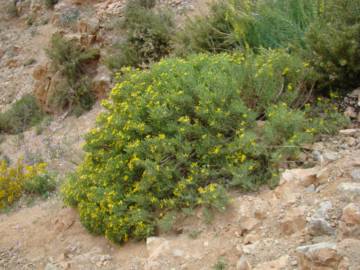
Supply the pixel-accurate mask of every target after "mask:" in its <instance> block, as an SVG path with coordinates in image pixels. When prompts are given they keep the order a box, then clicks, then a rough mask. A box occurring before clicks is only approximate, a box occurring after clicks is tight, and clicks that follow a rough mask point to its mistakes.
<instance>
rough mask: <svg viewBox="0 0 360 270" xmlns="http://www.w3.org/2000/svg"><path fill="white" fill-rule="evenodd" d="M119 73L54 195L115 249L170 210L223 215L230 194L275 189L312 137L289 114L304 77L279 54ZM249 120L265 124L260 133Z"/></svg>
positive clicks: (302, 68) (307, 123) (152, 229)
mask: <svg viewBox="0 0 360 270" xmlns="http://www.w3.org/2000/svg"><path fill="white" fill-rule="evenodd" d="M123 72H124V73H125V74H124V76H123V77H121V78H119V83H118V84H117V85H116V86H115V87H114V89H113V90H112V92H111V96H110V98H109V100H107V101H105V102H104V103H103V105H104V107H105V108H106V109H107V111H106V112H104V113H102V114H101V115H100V116H99V118H98V120H97V127H96V128H94V129H93V130H92V131H91V132H90V133H89V134H88V135H87V138H86V144H85V151H86V152H87V154H86V157H85V160H84V162H83V163H82V164H81V165H80V166H79V168H78V170H77V172H76V173H75V174H74V175H72V176H71V177H70V178H69V179H68V181H67V182H66V184H65V185H64V186H63V194H64V199H65V202H66V203H68V204H69V205H72V206H75V207H77V208H78V210H79V212H80V218H81V221H82V223H83V224H84V226H85V227H86V228H87V229H89V230H90V231H91V232H93V233H96V234H105V235H106V237H107V238H109V239H111V240H113V241H116V242H125V241H127V240H128V239H131V238H133V239H143V238H145V237H147V236H149V235H152V234H155V233H156V231H157V224H158V223H159V221H161V220H163V219H166V220H170V221H171V220H174V218H173V217H172V215H169V213H173V212H174V211H176V210H179V209H191V208H194V207H196V206H205V207H207V208H215V209H218V210H223V209H224V207H225V206H226V204H227V202H228V198H227V196H226V189H229V188H231V187H234V188H235V187H237V188H242V189H245V190H249V189H250V190H251V189H256V188H257V187H258V186H260V185H263V184H267V183H268V184H274V183H276V181H277V179H278V168H279V164H280V162H284V161H286V160H287V159H289V158H291V157H293V156H294V155H295V154H296V153H297V151H296V150H298V149H299V146H300V145H301V144H302V143H304V142H307V141H310V140H311V139H312V137H313V135H314V133H315V132H314V131H313V129H314V125H313V122H314V121H312V120H310V119H308V117H307V113H306V112H305V111H300V110H298V109H296V105H297V104H301V102H299V101H303V98H302V95H303V94H304V93H306V90H307V85H311V79H312V77H311V74H312V72H311V69H309V68H308V65H307V64H306V63H303V62H302V61H301V60H300V59H298V58H296V57H291V56H290V55H288V54H287V53H286V52H285V51H282V50H280V51H279V50H276V51H263V52H262V53H261V54H260V55H253V54H248V55H244V54H234V55H229V54H219V55H195V56H191V57H189V58H187V59H176V58H175V59H168V60H163V61H161V62H159V63H157V64H154V65H153V66H152V67H151V68H150V69H149V70H146V71H140V70H132V69H130V68H129V69H123ZM257 119H264V120H265V119H266V120H267V121H266V124H265V126H264V127H263V128H262V129H260V128H259V127H258V125H257ZM317 130H318V129H317Z"/></svg>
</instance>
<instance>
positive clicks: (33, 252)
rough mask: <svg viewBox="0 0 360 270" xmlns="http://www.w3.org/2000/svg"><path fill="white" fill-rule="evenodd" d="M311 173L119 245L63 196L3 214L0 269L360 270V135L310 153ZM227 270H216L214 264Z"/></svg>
mask: <svg viewBox="0 0 360 270" xmlns="http://www.w3.org/2000/svg"><path fill="white" fill-rule="evenodd" d="M308 151H309V154H308V155H307V157H308V158H307V160H308V161H306V162H309V160H311V162H312V163H315V166H314V167H311V168H306V169H291V170H287V171H285V172H284V173H283V175H282V180H281V183H280V185H279V186H278V187H277V188H276V189H274V190H270V189H268V188H264V189H263V190H261V191H259V192H255V193H247V194H241V193H233V194H232V198H233V200H232V203H231V206H230V207H229V209H228V210H227V211H226V212H225V213H222V214H217V215H216V216H215V219H214V220H213V222H212V223H210V224H206V223H204V220H203V219H202V218H200V210H199V212H198V213H194V215H193V216H191V217H188V218H187V219H185V220H184V221H182V222H180V223H178V224H177V226H176V233H173V234H162V235H160V236H159V237H150V238H148V239H147V240H146V243H143V242H133V243H129V244H125V245H123V246H116V245H113V244H111V243H109V242H108V241H106V240H105V239H104V238H102V237H96V236H91V235H89V234H88V233H87V232H86V231H85V229H84V228H83V227H82V226H81V224H80V223H79V219H78V216H77V214H76V212H74V210H72V209H69V208H65V207H64V206H63V204H62V203H61V202H60V200H59V199H58V198H52V199H51V200H49V201H45V202H41V203H38V204H36V205H35V206H33V207H27V206H25V207H24V208H23V209H20V210H18V211H17V212H14V213H10V214H8V215H5V214H3V215H1V216H0V231H1V232H2V234H1V240H0V269H47V270H51V269H109V270H110V269H119V270H120V269H144V270H162V269H164V270H169V269H203V270H205V269H241V270H244V269H256V270H260V269H261V270H268V269H283V270H285V269H286V270H290V269H291V270H295V269H303V270H305V269H319V270H320V269H321V270H323V269H344V270H345V269H349V270H358V269H360V257H359V252H360V130H359V129H353V130H343V131H341V132H340V134H339V135H338V136H337V137H334V138H323V140H322V141H320V142H318V143H316V144H314V145H312V146H309V149H308ZM216 265H217V266H218V267H222V265H227V268H213V267H214V266H216Z"/></svg>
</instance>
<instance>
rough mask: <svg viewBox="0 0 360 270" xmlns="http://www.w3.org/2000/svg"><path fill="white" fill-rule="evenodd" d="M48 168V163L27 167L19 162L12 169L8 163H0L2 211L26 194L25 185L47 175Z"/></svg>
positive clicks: (0, 202)
mask: <svg viewBox="0 0 360 270" xmlns="http://www.w3.org/2000/svg"><path fill="white" fill-rule="evenodd" d="M46 166H47V165H46V163H38V164H35V165H31V166H30V165H25V164H24V163H23V162H22V161H21V160H19V161H18V162H17V163H16V164H15V165H14V166H12V167H10V166H8V164H7V163H6V161H4V160H2V161H0V209H2V208H4V207H6V206H9V205H11V204H12V203H13V202H15V201H16V200H17V199H19V198H20V197H21V195H22V194H23V192H24V185H26V183H27V182H28V181H32V180H33V179H34V178H36V177H38V176H39V175H43V174H45V172H46V170H45V169H46Z"/></svg>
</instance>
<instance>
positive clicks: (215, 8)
mask: <svg viewBox="0 0 360 270" xmlns="http://www.w3.org/2000/svg"><path fill="white" fill-rule="evenodd" d="M228 11H229V4H228V3H227V2H226V1H224V2H215V3H213V4H212V5H211V6H210V12H209V15H205V16H196V17H194V18H188V19H187V21H186V24H185V27H184V29H183V30H182V31H179V32H178V33H177V35H176V36H175V42H174V44H175V45H174V46H175V52H176V54H178V55H187V54H190V53H194V52H213V53H218V52H226V51H230V50H233V49H235V48H239V47H240V44H239V43H238V42H237V40H235V39H234V38H233V35H232V33H234V26H233V25H232V24H231V22H230V21H229V20H228V16H227V14H228Z"/></svg>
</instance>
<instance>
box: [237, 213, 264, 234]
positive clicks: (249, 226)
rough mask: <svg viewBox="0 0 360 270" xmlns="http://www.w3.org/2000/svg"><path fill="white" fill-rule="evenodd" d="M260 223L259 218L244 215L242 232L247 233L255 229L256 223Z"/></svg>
mask: <svg viewBox="0 0 360 270" xmlns="http://www.w3.org/2000/svg"><path fill="white" fill-rule="evenodd" d="M258 224H259V220H257V219H256V218H252V217H244V218H241V219H240V229H241V234H245V233H247V232H250V231H251V230H253V229H254V228H255V227H256V225H258Z"/></svg>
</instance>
